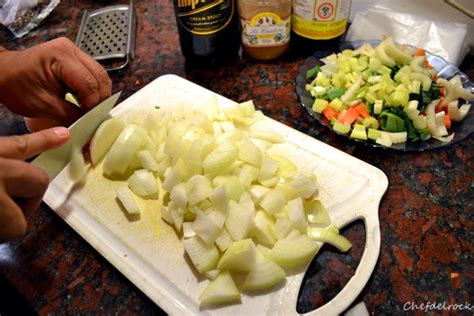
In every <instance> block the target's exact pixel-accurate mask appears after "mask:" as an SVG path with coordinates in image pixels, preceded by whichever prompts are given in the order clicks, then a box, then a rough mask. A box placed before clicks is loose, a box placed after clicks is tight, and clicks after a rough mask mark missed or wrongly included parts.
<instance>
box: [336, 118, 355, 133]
mask: <svg viewBox="0 0 474 316" xmlns="http://www.w3.org/2000/svg"><path fill="white" fill-rule="evenodd" d="M332 128H333V129H334V130H335V131H336V132H339V133H342V134H347V133H349V132H350V130H351V124H348V123H341V122H339V121H338V120H336V119H335V120H334V124H333V126H332Z"/></svg>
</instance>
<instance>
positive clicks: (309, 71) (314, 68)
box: [306, 65, 321, 80]
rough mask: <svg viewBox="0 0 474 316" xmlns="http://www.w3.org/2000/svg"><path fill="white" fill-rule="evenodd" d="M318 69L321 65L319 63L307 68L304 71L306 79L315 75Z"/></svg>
mask: <svg viewBox="0 0 474 316" xmlns="http://www.w3.org/2000/svg"><path fill="white" fill-rule="evenodd" d="M320 70H321V66H319V65H316V66H314V67H313V68H311V69H309V70H308V71H307V72H306V80H309V79H311V78H314V77H316V75H317V74H318V72H319V71H320Z"/></svg>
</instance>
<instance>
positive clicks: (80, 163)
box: [69, 145, 89, 183]
mask: <svg viewBox="0 0 474 316" xmlns="http://www.w3.org/2000/svg"><path fill="white" fill-rule="evenodd" d="M88 169H89V167H88V166H87V164H86V162H85V161H84V156H83V155H82V149H81V147H79V146H77V145H75V146H73V147H72V149H71V161H70V165H69V175H70V176H71V180H72V181H74V182H77V183H79V182H81V181H83V180H84V176H85V175H86V173H87V170H88Z"/></svg>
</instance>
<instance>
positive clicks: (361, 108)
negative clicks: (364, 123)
mask: <svg viewBox="0 0 474 316" xmlns="http://www.w3.org/2000/svg"><path fill="white" fill-rule="evenodd" d="M354 108H355V109H356V110H357V112H359V114H360V116H362V117H363V118H367V117H369V116H370V114H369V111H367V108H366V107H365V106H364V104H362V103H359V104H357V105H356V106H354Z"/></svg>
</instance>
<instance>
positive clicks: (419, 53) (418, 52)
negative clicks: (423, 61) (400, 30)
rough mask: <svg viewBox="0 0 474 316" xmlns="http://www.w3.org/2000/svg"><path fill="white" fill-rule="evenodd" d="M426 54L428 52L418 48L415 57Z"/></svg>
mask: <svg viewBox="0 0 474 316" xmlns="http://www.w3.org/2000/svg"><path fill="white" fill-rule="evenodd" d="M425 53H426V52H425V50H424V49H423V48H418V49H417V50H416V51H415V53H414V54H413V56H425Z"/></svg>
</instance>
